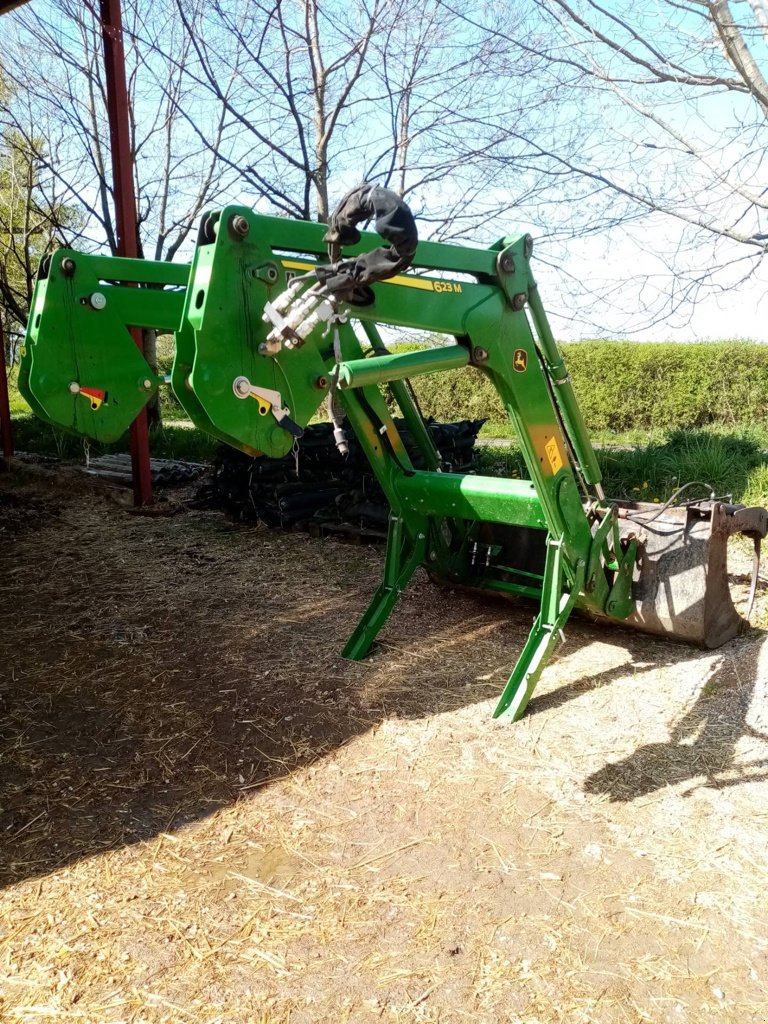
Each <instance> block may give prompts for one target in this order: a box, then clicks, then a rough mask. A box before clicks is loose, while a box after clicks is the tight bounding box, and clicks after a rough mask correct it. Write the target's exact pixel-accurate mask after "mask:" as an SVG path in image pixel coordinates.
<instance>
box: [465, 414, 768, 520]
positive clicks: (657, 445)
mask: <svg viewBox="0 0 768 1024" xmlns="http://www.w3.org/2000/svg"><path fill="white" fill-rule="evenodd" d="M760 442H761V438H760V436H759V434H758V435H757V436H755V435H752V434H751V433H747V432H744V433H733V432H728V431H723V430H720V431H717V430H714V429H708V430H675V431H671V432H669V433H667V434H666V435H663V434H659V435H657V436H656V437H655V439H654V440H653V441H651V442H650V443H646V444H644V445H642V446H640V447H626V448H623V447H606V448H598V449H597V460H598V462H599V464H600V469H601V472H602V475H603V486H604V488H605V491H606V494H608V495H609V496H610V497H613V498H625V499H637V500H640V501H666V499H667V498H669V497H670V496H671V495H672V494H673V493H674V491H676V490H677V488H678V487H680V486H682V485H683V484H685V483H688V482H689V481H701V482H702V483H703V484H705V485H706V486H705V487H699V488H696V489H693V490H692V491H691V494H690V496H691V497H696V496H698V495H708V493H709V489H710V488H711V489H712V490H713V491H714V492H715V493H716V494H717V495H718V496H722V495H732V497H733V500H734V501H739V502H743V503H744V504H747V505H761V504H765V503H766V502H768V452H766V450H765V448H764V447H763V444H761V443H760ZM763 443H764V442H763ZM479 460H480V466H479V468H480V472H482V473H485V474H487V475H489V476H510V477H525V476H526V475H527V472H526V468H525V463H524V461H523V457H522V454H521V452H520V449H519V447H518V446H517V444H516V443H514V442H513V443H510V445H509V446H507V447H505V448H484V449H481V451H480V453H479Z"/></svg>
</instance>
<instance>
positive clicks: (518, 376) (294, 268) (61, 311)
mask: <svg viewBox="0 0 768 1024" xmlns="http://www.w3.org/2000/svg"><path fill="white" fill-rule="evenodd" d="M367 188H368V189H369V191H368V192H366V191H364V190H358V193H355V194H354V195H353V200H354V201H353V202H352V205H351V206H350V202H349V201H348V200H349V197H347V200H345V203H346V206H345V205H344V204H342V208H341V214H338V211H337V215H336V216H335V218H334V219H332V221H331V227H330V229H327V228H326V226H324V225H320V224H313V223H307V222H292V221H288V220H284V219H279V218H271V217H262V216H257V215H256V214H254V213H253V212H252V211H251V210H249V209H246V208H242V207H227V208H226V209H223V210H220V211H214V212H211V213H208V214H207V215H206V216H205V218H204V219H203V222H202V225H201V228H200V232H199V237H198V241H197V245H196V248H195V252H194V257H193V260H192V263H191V266H177V265H171V264H166V263H153V262H149V261H136V260H124V259H117V258H106V257H101V256H88V255H84V254H81V253H76V252H72V251H67V250H59V251H58V252H56V253H54V254H53V256H52V257H51V258H50V259H49V260H48V261H46V264H45V265H44V267H43V268H42V270H41V273H40V279H39V281H38V284H37V289H36V292H35V296H34V300H33V307H32V312H31V315H30V321H29V329H28V333H27V339H26V345H25V350H24V354H23V359H22V368H21V375H20V386H21V389H22V392H23V393H24V395H25V397H26V398H27V400H28V401H29V403H30V405H31V406H32V408H33V409H34V411H35V412H36V413H37V414H38V415H39V416H41V417H42V418H43V419H45V420H47V421H48V422H50V423H53V424H56V425H57V426H59V427H65V428H67V429H69V430H73V431H75V432H77V433H79V434H82V435H84V436H87V437H89V438H93V439H95V440H100V441H105V442H107V441H113V440H116V439H117V438H119V437H120V436H121V435H122V434H123V433H124V432H125V431H126V429H127V428H128V426H129V425H130V423H131V421H132V419H133V418H134V417H135V416H136V414H137V412H138V411H139V409H141V408H142V407H143V406H144V405H145V404H146V402H148V401H149V399H150V398H151V397H152V395H153V394H154V393H155V391H156V390H157V388H158V387H161V386H163V385H164V381H163V380H162V379H161V378H159V377H158V376H157V375H156V374H154V373H153V372H152V371H151V370H150V368H149V366H148V364H147V363H146V362H145V360H144V359H143V358H142V356H141V354H140V352H139V351H138V350H137V348H136V346H135V344H134V343H133V340H132V338H131V336H130V334H129V328H130V327H147V328H153V329H155V330H158V331H165V332H173V333H174V335H175V343H176V350H175V361H174V365H173V371H172V374H171V384H172V387H173V390H174V393H175V395H176V397H177V398H178V400H179V401H180V403H181V404H182V406H183V407H184V409H185V410H186V412H187V414H188V415H189V417H190V419H191V420H192V421H193V422H194V423H195V424H196V425H197V426H198V427H199V428H200V429H202V430H205V431H207V432H208V433H210V434H212V435H213V436H214V437H217V438H219V439H220V440H221V441H224V442H226V443H228V444H230V445H233V446H234V447H236V448H239V449H240V450H242V451H244V452H247V453H250V454H253V455H260V454H263V455H266V456H272V457H277V456H283V455H285V454H286V453H288V452H290V451H291V449H292V448H293V446H294V445H295V444H296V442H297V439H298V438H299V437H300V436H301V432H302V430H303V428H304V427H306V425H307V424H308V423H309V421H310V419H311V418H312V417H314V416H315V415H316V413H317V412H318V410H319V409H320V407H321V406H322V405H323V404H326V405H327V406H328V407H329V410H330V415H331V416H332V418H333V420H334V423H335V436H336V440H337V444H338V445H339V447H340V449H341V450H342V451H344V448H345V445H346V437H347V432H348V431H349V430H352V431H354V432H355V434H356V435H357V438H358V440H359V442H360V444H361V445H362V447H363V449H364V451H365V453H366V455H367V457H368V459H369V460H370V463H371V466H372V469H373V472H374V473H375V475H376V478H377V480H378V482H379V484H380V485H381V488H382V490H383V491H384V493H385V495H386V497H387V499H388V501H389V504H390V517H389V535H388V541H387V549H386V556H385V560H384V572H383V579H382V581H381V583H380V585H379V587H378V588H377V590H376V591H375V593H374V595H373V597H372V600H371V603H370V606H369V608H368V610H367V611H366V612H365V614H364V615H363V617H362V619H361V620H360V622H359V623H358V625H357V626H356V627H355V629H354V631H353V633H352V635H351V637H350V639H349V641H348V642H347V645H346V647H345V649H344V654H345V656H346V657H348V658H351V659H355V660H357V659H360V658H364V657H365V656H366V654H367V653H368V652H369V651H370V649H371V646H372V644H373V642H374V640H375V638H376V635H377V634H378V632H379V630H380V629H381V627H382V626H383V625H384V623H385V622H386V620H387V618H388V617H389V615H390V613H391V612H392V610H393V608H394V606H395V604H396V602H397V599H398V597H399V596H400V594H401V593H402V591H403V590H404V589H405V587H406V586H407V584H408V582H409V580H410V578H411V577H412V575H413V574H414V572H415V571H416V570H417V569H419V568H424V569H425V570H426V571H427V573H428V574H429V576H430V577H431V578H432V579H433V580H434V581H435V582H436V583H438V584H445V585H449V586H451V587H456V586H462V587H468V588H473V589H477V590H481V591H493V592H494V593H498V594H500V595H503V596H506V597H510V598H517V599H526V600H530V601H534V602H536V603H537V605H538V613H537V614H536V617H535V619H534V622H533V626H532V628H531V632H530V635H529V637H528V640H527V642H526V644H525V646H524V648H523V650H522V652H521V653H520V655H519V657H518V660H517V663H516V665H515V667H514V670H513V672H512V675H511V677H510V679H509V682H508V683H507V685H506V687H505V689H504V691H503V693H502V695H501V698H500V700H499V703H498V706H497V708H496V711H495V716H496V717H506V718H511V719H516V718H518V717H519V716H520V715H521V714H522V713H523V711H524V709H525V706H526V704H527V702H528V700H529V698H530V696H531V693H532V691H533V688H534V686H535V684H536V681H537V679H538V677H539V675H540V673H541V671H542V669H543V667H544V665H545V663H546V661H547V658H548V656H549V654H550V652H551V651H552V649H553V647H554V645H555V644H556V642H557V640H558V637H559V636H560V634H561V631H562V629H563V627H564V626H565V624H566V622H567V620H568V618H569V616H570V614H571V613H572V612H573V611H574V609H579V610H581V611H582V612H584V613H586V614H588V615H590V616H592V617H594V618H597V619H600V620H603V621H606V622H609V621H611V622H616V623H620V624H623V625H627V626H632V627H636V628H639V629H642V630H645V631H648V632H651V633H656V634H660V635H663V636H671V637H677V638H679V639H682V640H686V641H688V642H691V643H694V644H697V645H701V646H704V647H717V646H719V645H721V644H723V643H725V642H726V641H727V640H729V639H730V638H731V637H733V636H735V635H736V634H737V633H738V632H739V631H741V630H742V629H743V628H744V626H745V621H744V620H743V619H742V618H741V616H740V615H739V614H738V613H737V612H736V610H735V608H734V605H733V602H732V600H731V596H730V592H729V587H728V580H727V566H726V550H727V542H728V539H729V537H731V536H733V535H734V534H744V535H746V536H748V537H749V538H751V539H752V540H753V541H754V544H755V551H756V553H759V547H760V541H761V539H762V538H763V537H764V536H765V534H766V532H767V531H768V513H766V511H765V510H764V509H762V508H744V507H741V506H734V505H731V504H728V503H725V502H722V501H718V500H709V501H695V502H687V503H685V504H683V505H679V506H675V507H667V506H661V507H660V506H658V505H649V504H642V503H627V502H618V501H611V500H609V499H608V498H606V496H605V495H604V493H603V489H602V487H601V477H600V470H599V467H598V464H597V460H596V458H595V454H594V451H593V448H592V445H591V443H590V440H589V437H588V433H587V430H586V428H585V426H584V422H583V419H582V416H581V413H580V410H579V406H578V402H577V400H576V396H575V394H574V391H573V388H572V386H571V382H570V379H569V376H568V372H567V369H566V367H565V365H564V363H563V359H562V357H561V354H560V352H559V350H558V347H557V345H556V343H555V340H554V338H553V336H552V332H551V330H550V327H549V324H548V322H547V318H546V315H545V312H544V308H543V305H542V302H541V299H540V297H539V292H538V288H537V285H536V281H535V279H534V276H533V272H532V269H531V255H532V242H531V239H530V237H529V236H528V235H521V236H519V237H514V238H508V239H504V240H502V241H500V242H498V243H497V244H495V245H493V246H491V247H490V248H488V249H476V248H467V247H461V246H456V245H445V244H437V243H432V242H421V243H419V244H418V245H416V240H415V226H413V225H412V219H411V220H409V217H410V214H409V213H408V211H407V208H405V207H403V205H402V203H400V202H399V200H397V199H396V198H393V197H392V196H391V193H387V195H386V196H382V195H381V193H384V192H386V190H382V189H378V190H376V189H374V188H370V187H367ZM365 217H376V222H377V228H378V230H379V233H380V235H381V236H383V238H384V240H385V241H388V242H390V243H391V244H390V245H389V246H384V247H382V245H381V241H382V238H381V237H379V236H377V235H376V234H373V233H370V234H366V233H363V234H361V233H359V232H358V231H357V230H356V227H355V224H356V223H357V221H359V220H361V219H364V218H365ZM380 327H385V328H397V327H406V328H417V329H419V330H422V331H425V332H430V333H432V334H439V335H441V336H443V337H444V338H445V339H446V344H445V345H443V346H442V347H438V348H428V349H424V350H419V351H415V352H407V353H401V352H394V353H390V352H388V351H387V348H386V345H385V342H384V340H383V339H382V335H381V333H380V331H379V328H380ZM461 367H475V368H476V369H477V370H479V371H480V372H481V373H484V374H486V375H487V377H488V378H489V379H490V380H491V382H492V383H493V385H494V387H495V388H496V390H497V392H498V394H499V396H500V398H501V401H502V403H503V405H504V407H505V409H506V411H507V413H508V415H509V418H510V420H511V422H512V424H513V426H514V429H515V431H516V434H517V437H518V439H519V444H520V447H521V450H522V454H523V457H524V459H525V463H526V466H527V468H528V476H529V478H528V479H527V480H518V479H514V480H513V479H498V478H495V477H494V478H491V477H484V476H477V475H474V474H469V475H463V474H455V473H451V472H447V471H444V467H443V466H441V464H440V457H439V454H438V452H437V451H436V449H435V448H434V446H433V444H432V441H431V438H430V435H429V431H428V430H427V428H426V426H425V424H424V421H423V419H422V416H421V413H420V411H419V408H418V404H417V403H416V401H415V400H414V397H413V392H412V390H411V387H410V385H409V380H410V379H412V378H414V377H416V376H419V375H421V374H427V373H430V374H432V373H442V372H444V371H446V370H455V369H458V368H461ZM385 385H386V386H387V387H388V389H389V392H390V394H391V396H392V397H393V398H394V401H395V403H396V404H397V406H398V407H399V411H400V413H401V415H402V417H403V419H404V421H405V423H406V424H407V426H408V428H409V430H410V432H411V434H412V436H413V438H414V439H415V440H416V443H417V444H418V445H419V448H420V450H421V455H422V457H423V464H424V465H426V466H427V467H428V468H427V469H421V470H417V469H414V467H413V465H412V462H411V459H410V457H409V455H408V452H407V451H406V448H405V446H404V444H403V441H402V439H401V437H400V435H399V433H398V431H397V428H396V426H395V423H394V420H393V417H392V414H391V412H390V408H389V406H388V404H387V401H386V399H385V395H384V393H383V387H384V386H385ZM756 562H757V558H756Z"/></svg>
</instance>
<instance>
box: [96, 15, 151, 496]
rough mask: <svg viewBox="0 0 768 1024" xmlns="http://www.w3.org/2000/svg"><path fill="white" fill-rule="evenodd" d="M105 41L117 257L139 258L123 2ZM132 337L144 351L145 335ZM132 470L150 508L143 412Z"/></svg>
mask: <svg viewBox="0 0 768 1024" xmlns="http://www.w3.org/2000/svg"><path fill="white" fill-rule="evenodd" d="M100 5H101V30H102V39H103V42H104V72H105V77H106V86H107V116H108V118H109V136H110V142H111V147H112V179H113V183H114V199H115V233H116V236H117V245H116V249H117V255H118V256H128V257H132V258H136V257H137V256H138V222H137V217H136V193H135V191H134V187H133V151H132V149H131V133H130V125H129V120H128V88H127V85H126V79H125V50H124V48H123V22H122V13H121V10H120V0H100ZM131 335H132V337H133V340H134V341H135V342H136V344H137V345H138V347H139V348H140V349H141V350H142V351H143V350H144V346H143V344H142V340H141V332H140V331H139V329H138V328H135V327H134V328H131ZM131 468H132V471H133V501H134V504H135V505H151V504H152V476H151V472H150V467H149V431H148V427H147V412H146V409H142V411H141V412H140V413H139V415H138V416H137V417H136V419H135V420H134V421H133V423H132V424H131Z"/></svg>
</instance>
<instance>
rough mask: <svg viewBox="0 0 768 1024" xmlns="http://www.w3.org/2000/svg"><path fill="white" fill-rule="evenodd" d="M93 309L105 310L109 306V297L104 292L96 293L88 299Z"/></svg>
mask: <svg viewBox="0 0 768 1024" xmlns="http://www.w3.org/2000/svg"><path fill="white" fill-rule="evenodd" d="M88 302H89V303H90V304H91V308H92V309H97V310H98V309H104V308H105V306H106V305H107V297H106V295H105V294H104V293H103V292H94V293H93V294H92V295H90V296H89V297H88Z"/></svg>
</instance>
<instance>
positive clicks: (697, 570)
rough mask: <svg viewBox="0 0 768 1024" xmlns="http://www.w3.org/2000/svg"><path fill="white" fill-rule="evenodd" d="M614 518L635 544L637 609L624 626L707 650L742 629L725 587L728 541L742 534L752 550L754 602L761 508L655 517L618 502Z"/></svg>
mask: <svg viewBox="0 0 768 1024" xmlns="http://www.w3.org/2000/svg"><path fill="white" fill-rule="evenodd" d="M619 515H620V531H621V533H622V535H623V536H624V537H627V538H628V537H630V536H635V537H637V539H638V560H637V564H636V568H635V576H634V584H633V597H634V598H635V601H636V607H635V611H634V612H633V613H632V614H631V615H630V616H629V617H628V618H627V619H624V620H623V623H622V624H623V625H627V626H630V627H633V628H635V629H640V630H642V631H643V632H645V633H655V634H658V635H660V636H669V637H673V638H675V639H677V640H682V641H685V642H686V643H690V644H695V645H697V646H699V647H706V648H710V649H711V648H715V647H720V646H721V645H722V644H724V643H726V642H727V641H728V640H730V639H732V638H733V637H734V636H736V635H737V634H739V633H740V632H742V631H743V630H744V629H745V628H746V626H747V622H746V620H745V619H744V618H743V617H742V616H741V615H740V614H739V612H738V611H737V610H736V608H735V607H734V604H733V598H732V595H731V589H730V585H729V581H728V540H729V538H730V537H733V536H736V535H739V534H742V535H744V536H746V537H748V538H750V539H751V540H752V541H753V543H754V550H755V558H754V561H753V593H752V596H753V595H754V586H755V582H756V572H757V565H758V559H759V552H760V542H761V540H762V539H763V537H765V535H766V532H767V531H768V512H766V510H765V509H763V508H745V507H743V506H739V505H728V504H723V503H722V502H718V501H704V502H697V503H696V504H690V505H686V506H685V507H679V508H669V509H666V510H665V511H663V512H660V511H659V506H658V505H651V504H648V503H643V502H620V503H619ZM750 604H751V600H750ZM748 614H749V611H747V615H748Z"/></svg>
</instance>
